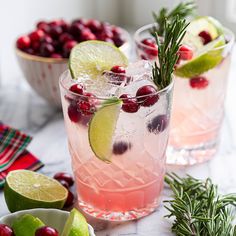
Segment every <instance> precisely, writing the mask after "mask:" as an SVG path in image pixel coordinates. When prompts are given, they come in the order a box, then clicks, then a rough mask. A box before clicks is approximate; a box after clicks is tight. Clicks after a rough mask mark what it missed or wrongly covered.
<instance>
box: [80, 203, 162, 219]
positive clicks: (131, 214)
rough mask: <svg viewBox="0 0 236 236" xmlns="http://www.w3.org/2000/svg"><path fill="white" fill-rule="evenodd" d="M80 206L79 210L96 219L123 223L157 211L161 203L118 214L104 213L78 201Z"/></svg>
mask: <svg viewBox="0 0 236 236" xmlns="http://www.w3.org/2000/svg"><path fill="white" fill-rule="evenodd" d="M78 205H79V208H80V209H82V210H83V211H84V212H85V213H86V214H88V215H90V216H92V217H95V218H97V219H101V220H106V221H114V222H115V221H118V222H121V221H130V220H136V219H139V218H142V217H144V216H147V215H149V214H150V213H152V212H153V211H155V210H156V208H157V207H158V205H159V201H157V202H155V203H153V204H152V205H149V206H147V207H146V208H141V209H134V210H131V211H125V212H117V211H116V212H112V211H104V210H101V209H96V208H94V207H93V206H91V205H89V204H87V203H85V202H83V201H81V200H78Z"/></svg>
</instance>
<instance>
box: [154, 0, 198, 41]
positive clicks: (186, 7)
mask: <svg viewBox="0 0 236 236" xmlns="http://www.w3.org/2000/svg"><path fill="white" fill-rule="evenodd" d="M195 9H196V4H195V2H194V1H188V2H185V3H184V2H181V3H179V4H178V5H177V6H176V7H175V8H174V9H173V10H171V11H168V9H167V8H162V9H161V10H160V11H159V13H158V14H157V13H155V12H153V13H152V14H153V18H154V20H155V22H156V23H157V27H154V29H153V30H152V31H151V34H152V35H153V36H154V32H157V33H158V35H159V36H163V35H164V32H165V29H164V27H165V25H164V24H165V20H166V19H167V21H168V22H171V23H172V22H174V20H175V18H176V17H177V16H179V17H180V18H182V19H185V18H186V17H188V16H192V15H194V11H195Z"/></svg>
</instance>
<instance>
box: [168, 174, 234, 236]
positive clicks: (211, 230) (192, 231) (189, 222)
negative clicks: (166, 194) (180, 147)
mask: <svg viewBox="0 0 236 236" xmlns="http://www.w3.org/2000/svg"><path fill="white" fill-rule="evenodd" d="M165 182H166V183H167V184H168V185H169V186H170V188H171V190H172V191H173V197H174V200H168V201H165V202H166V203H168V204H167V205H165V208H166V209H167V210H168V211H169V212H170V214H169V215H167V216H166V217H168V218H171V217H174V223H173V225H172V231H173V232H174V233H175V234H176V235H177V236H235V235H236V226H235V225H233V219H234V218H235V213H234V214H233V206H234V207H236V194H228V195H220V194H219V193H218V189H217V185H215V184H213V183H212V181H211V179H209V178H208V179H206V180H205V181H201V180H198V179H195V178H193V177H191V176H189V175H188V176H187V177H186V178H180V177H179V176H177V175H176V174H167V175H166V178H165Z"/></svg>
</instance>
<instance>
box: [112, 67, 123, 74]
mask: <svg viewBox="0 0 236 236" xmlns="http://www.w3.org/2000/svg"><path fill="white" fill-rule="evenodd" d="M111 71H112V72H114V73H117V74H125V72H126V70H125V68H124V67H123V66H113V67H112V68H111Z"/></svg>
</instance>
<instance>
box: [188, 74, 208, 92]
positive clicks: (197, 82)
mask: <svg viewBox="0 0 236 236" xmlns="http://www.w3.org/2000/svg"><path fill="white" fill-rule="evenodd" d="M189 83H190V86H191V87H192V88H193V89H204V88H206V87H207V86H208V84H209V81H208V80H207V79H206V78H205V77H204V76H196V77H193V78H191V79H190V81H189Z"/></svg>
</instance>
